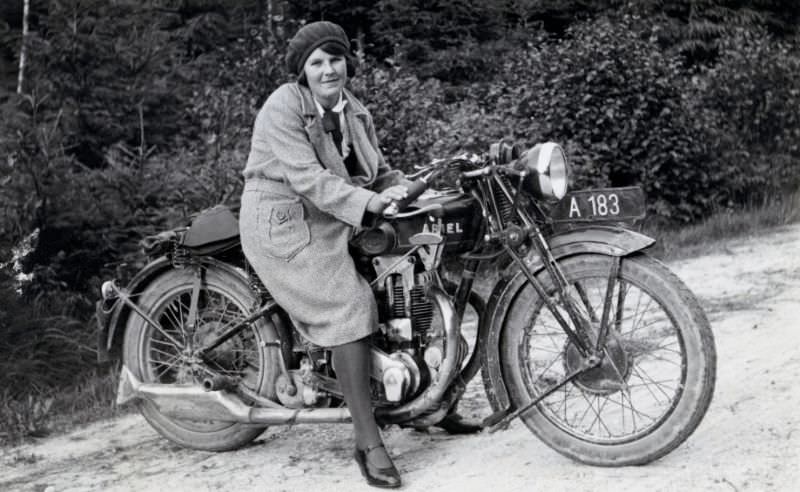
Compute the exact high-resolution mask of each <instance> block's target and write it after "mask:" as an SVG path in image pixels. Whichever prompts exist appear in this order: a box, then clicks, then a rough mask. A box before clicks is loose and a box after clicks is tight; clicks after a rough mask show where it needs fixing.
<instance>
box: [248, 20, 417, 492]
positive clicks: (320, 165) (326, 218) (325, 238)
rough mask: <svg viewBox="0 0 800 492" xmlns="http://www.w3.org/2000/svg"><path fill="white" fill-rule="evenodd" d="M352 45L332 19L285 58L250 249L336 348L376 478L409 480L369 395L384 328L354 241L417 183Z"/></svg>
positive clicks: (260, 126) (269, 111)
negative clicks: (365, 92)
mask: <svg viewBox="0 0 800 492" xmlns="http://www.w3.org/2000/svg"><path fill="white" fill-rule="evenodd" d="M349 49H350V43H349V41H348V38H347V35H346V34H345V32H344V30H343V29H342V28H341V27H340V26H338V25H337V24H334V23H331V22H314V23H311V24H307V25H306V26H304V27H302V28H301V29H300V30H299V31H298V32H297V34H295V36H294V37H293V38H292V39H291V41H290V42H289V47H288V52H287V55H286V63H287V65H288V68H289V70H290V72H292V73H294V74H296V75H297V76H298V79H297V82H294V83H288V84H284V85H282V86H281V87H279V88H278V89H277V90H275V92H273V93H272V94H271V95H270V97H269V98H268V99H267V102H266V103H265V104H264V106H263V108H262V109H261V111H260V112H259V114H258V117H257V118H256V122H255V128H254V132H253V139H252V146H251V151H250V156H249V158H248V160H247V166H246V168H245V171H244V176H245V187H244V192H243V194H242V207H241V212H240V231H241V238H242V248H243V250H244V253H245V256H246V257H247V259H248V260H249V261H250V263H251V265H252V266H253V268H254V269H255V271H256V273H257V274H258V276H259V277H260V278H261V280H262V282H263V283H264V285H265V286H266V287H267V289H269V291H270V293H271V294H272V295H273V297H274V298H275V300H276V301H277V302H278V304H280V305H281V307H283V308H284V309H285V310H286V312H287V313H289V315H290V316H291V317H292V320H293V321H294V323H295V326H296V327H297V328H298V330H299V331H300V332H301V333H302V334H303V335H304V336H305V337H306V338H307V339H308V340H310V341H311V342H313V343H315V344H317V345H320V346H323V347H332V352H333V367H334V369H335V371H336V377H337V380H338V381H339V384H340V386H341V388H342V393H343V394H344V399H345V401H346V403H347V407H348V408H349V409H350V413H351V415H352V419H353V427H354V433H355V441H356V451H355V459H356V461H357V462H358V464H359V467H360V469H361V473H362V474H363V475H364V477H365V478H366V479H367V483H369V484H370V485H375V486H379V487H390V488H395V487H399V486H400V484H401V482H400V475H399V473H398V471H397V469H396V468H395V467H394V464H393V463H392V460H391V458H390V457H389V455H388V454H387V452H386V449H385V448H384V446H383V442H382V440H381V436H380V433H379V431H378V427H377V425H376V423H375V418H374V415H373V412H372V406H371V402H370V389H369V388H370V385H369V363H370V347H369V344H368V342H367V339H366V338H365V337H367V336H369V335H370V334H371V333H372V332H373V331H374V330H375V329H376V327H377V326H378V316H377V308H376V305H375V300H374V298H373V295H372V292H371V290H370V287H369V285H368V283H367V282H366V280H365V279H364V278H363V277H361V276H360V275H359V274H358V273H357V272H356V269H355V265H354V263H353V260H352V258H351V257H350V255H349V254H348V240H349V239H350V237H351V236H352V235H353V233H354V231H355V229H356V228H357V227H359V226H360V225H361V224H362V223H363V222H364V220H365V217H366V216H368V214H370V213H372V214H377V213H380V212H381V211H382V210H383V209H384V208H385V207H386V206H387V205H388V204H389V203H391V202H392V201H394V200H401V199H403V198H404V197H405V196H406V192H407V189H406V184H407V181H406V180H405V178H404V177H403V175H402V173H400V172H398V171H392V170H390V169H389V167H388V166H387V165H386V163H385V162H384V159H383V156H382V154H381V151H380V149H379V147H378V142H377V138H376V135H375V129H374V127H373V123H372V118H371V116H370V114H369V112H368V111H367V110H366V108H365V107H364V106H363V105H362V104H361V102H359V101H358V99H356V98H355V97H354V96H353V95H352V94H351V93H350V92H349V91H348V90H347V89H345V87H344V86H345V83H346V82H347V78H348V76H351V75H352V74H353V65H352V63H351V59H350V54H349Z"/></svg>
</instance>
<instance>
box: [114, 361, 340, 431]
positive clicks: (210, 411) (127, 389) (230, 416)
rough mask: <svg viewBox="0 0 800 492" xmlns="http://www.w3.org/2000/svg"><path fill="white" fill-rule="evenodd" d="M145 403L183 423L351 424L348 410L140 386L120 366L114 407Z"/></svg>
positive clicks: (202, 390)
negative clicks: (265, 404)
mask: <svg viewBox="0 0 800 492" xmlns="http://www.w3.org/2000/svg"><path fill="white" fill-rule="evenodd" d="M135 399H144V400H147V401H149V402H151V403H153V404H154V405H155V406H156V407H158V411H159V412H161V413H163V414H164V415H166V416H169V417H172V418H176V419H185V420H217V421H222V422H240V423H246V424H262V425H293V424H329V423H344V422H350V421H351V419H350V411H349V410H348V409H347V408H298V409H294V408H286V407H278V408H263V407H254V406H251V405H248V404H247V403H245V402H244V401H242V399H241V398H239V397H238V396H237V395H236V394H234V393H230V392H227V391H220V390H216V391H207V390H206V389H205V388H204V387H203V386H202V385H199V384H197V385H194V384H184V385H178V384H157V383H143V382H141V381H139V379H138V378H137V377H136V376H134V375H133V373H131V371H130V370H128V368H127V367H125V366H122V373H121V375H120V382H119V388H118V390H117V404H118V405H122V404H124V403H127V402H129V401H131V400H135Z"/></svg>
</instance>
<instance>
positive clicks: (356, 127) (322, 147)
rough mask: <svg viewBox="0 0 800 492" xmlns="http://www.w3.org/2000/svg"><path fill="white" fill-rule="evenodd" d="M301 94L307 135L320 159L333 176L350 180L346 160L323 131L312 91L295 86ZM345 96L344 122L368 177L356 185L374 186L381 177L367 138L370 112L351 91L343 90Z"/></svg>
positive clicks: (362, 178)
mask: <svg viewBox="0 0 800 492" xmlns="http://www.w3.org/2000/svg"><path fill="white" fill-rule="evenodd" d="M295 87H296V88H297V91H298V93H299V94H300V101H301V106H302V112H303V116H304V119H305V122H306V127H305V128H306V132H307V133H308V139H309V140H310V141H311V145H312V146H313V147H314V151H315V153H316V154H317V158H318V159H319V160H320V162H321V163H322V164H323V165H324V166H325V168H326V169H328V170H330V171H331V172H333V173H334V174H337V175H339V176H341V177H343V178H345V179H349V180H351V181H354V180H352V179H351V178H350V175H349V174H348V172H347V168H346V167H345V164H344V160H343V159H342V156H341V155H340V154H339V152H338V151H337V150H336V147H335V146H334V144H333V141H332V140H331V139H330V138H329V137H328V136H327V135H326V134H325V130H324V129H323V128H322V118H321V117H320V115H319V112H317V108H316V105H315V103H314V97H313V96H312V95H311V90H310V89H309V88H308V87H306V86H304V85H301V84H298V83H295ZM342 97H343V98H344V99H345V100H347V105H346V106H345V107H344V116H345V121H346V122H347V124H348V127H349V129H350V137H351V143H352V145H353V150H354V151H355V153H356V157H357V158H358V162H359V164H360V165H361V167H362V170H363V171H364V173H365V175H364V176H363V177H358V178H356V180H355V181H357V182H355V183H354V184H357V185H365V184H369V183H372V182H373V181H374V180H375V178H376V176H377V174H378V151H377V149H375V148H373V145H372V142H371V141H370V140H369V137H368V135H367V130H366V129H367V127H368V121H369V112H368V111H367V109H366V108H365V107H364V105H363V104H361V102H360V101H359V100H358V99H356V97H355V96H353V94H352V93H350V91H348V90H347V89H343V94H342Z"/></svg>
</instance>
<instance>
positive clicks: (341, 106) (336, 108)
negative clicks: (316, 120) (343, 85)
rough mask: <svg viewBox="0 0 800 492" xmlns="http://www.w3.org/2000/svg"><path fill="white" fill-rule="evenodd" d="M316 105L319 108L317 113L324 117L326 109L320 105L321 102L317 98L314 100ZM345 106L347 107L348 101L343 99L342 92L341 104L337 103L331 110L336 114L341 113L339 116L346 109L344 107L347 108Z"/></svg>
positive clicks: (340, 96) (340, 95) (340, 94)
mask: <svg viewBox="0 0 800 492" xmlns="http://www.w3.org/2000/svg"><path fill="white" fill-rule="evenodd" d="M314 105H315V106H316V107H317V112H318V113H319V115H320V116H324V115H325V108H323V107H322V104H320V103H319V101H317V98H316V97H315V98H314ZM345 106H347V99H345V98H344V97H342V93H341V92H340V93H339V102H337V103H336V104H335V105H334V106H333V108H332V109H331V110H332V111H333V112H334V113H339V114H341V113H342V110H343V109H344V107H345Z"/></svg>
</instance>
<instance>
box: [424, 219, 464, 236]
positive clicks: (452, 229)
mask: <svg viewBox="0 0 800 492" xmlns="http://www.w3.org/2000/svg"><path fill="white" fill-rule="evenodd" d="M422 232H428V233H435V234H463V233H464V229H462V228H461V222H444V223H443V222H434V223H432V224H428V223H427V222H426V223H425V224H423V225H422Z"/></svg>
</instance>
